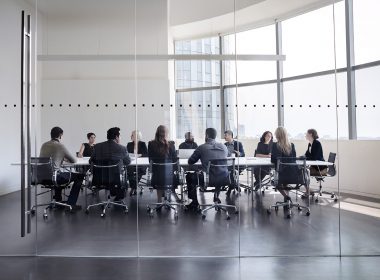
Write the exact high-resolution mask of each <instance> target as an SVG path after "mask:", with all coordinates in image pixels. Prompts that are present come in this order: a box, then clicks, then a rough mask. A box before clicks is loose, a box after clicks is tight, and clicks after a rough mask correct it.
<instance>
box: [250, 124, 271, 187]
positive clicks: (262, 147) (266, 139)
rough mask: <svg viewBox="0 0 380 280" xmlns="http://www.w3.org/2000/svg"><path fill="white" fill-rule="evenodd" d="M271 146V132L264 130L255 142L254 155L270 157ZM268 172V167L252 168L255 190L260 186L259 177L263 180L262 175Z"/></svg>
mask: <svg viewBox="0 0 380 280" xmlns="http://www.w3.org/2000/svg"><path fill="white" fill-rule="evenodd" d="M272 146H273V135H272V132H270V131H265V132H264V133H263V135H262V136H261V138H260V142H259V143H258V144H257V148H256V151H255V157H259V158H271V152H272ZM269 173H270V167H261V168H255V169H254V174H255V184H254V190H255V191H257V190H258V189H259V187H260V178H261V180H263V179H264V177H265V176H267V175H268V174H269Z"/></svg>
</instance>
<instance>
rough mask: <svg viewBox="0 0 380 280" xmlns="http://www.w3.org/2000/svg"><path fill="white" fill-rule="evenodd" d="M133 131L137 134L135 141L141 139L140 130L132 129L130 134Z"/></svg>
mask: <svg viewBox="0 0 380 280" xmlns="http://www.w3.org/2000/svg"><path fill="white" fill-rule="evenodd" d="M133 133H135V136H137V137H136V138H137V142H138V141H140V140H141V139H142V133H141V131H139V130H134V131H132V134H133Z"/></svg>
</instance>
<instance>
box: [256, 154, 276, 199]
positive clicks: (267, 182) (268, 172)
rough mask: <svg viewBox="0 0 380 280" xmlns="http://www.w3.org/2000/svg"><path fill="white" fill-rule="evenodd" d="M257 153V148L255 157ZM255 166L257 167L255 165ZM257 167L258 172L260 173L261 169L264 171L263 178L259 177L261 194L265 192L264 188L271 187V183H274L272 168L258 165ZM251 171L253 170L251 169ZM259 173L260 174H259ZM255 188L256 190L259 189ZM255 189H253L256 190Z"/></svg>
mask: <svg viewBox="0 0 380 280" xmlns="http://www.w3.org/2000/svg"><path fill="white" fill-rule="evenodd" d="M256 155H257V150H255V157H256ZM256 168H257V167H256ZM258 168H259V172H260V173H261V171H263V173H265V176H264V177H263V178H261V184H260V187H259V189H260V191H261V192H262V194H264V193H265V190H268V189H269V187H272V186H273V184H274V181H273V180H274V170H273V169H272V168H271V167H264V168H263V167H258ZM252 172H253V170H252ZM260 175H261V174H260ZM259 189H257V190H259ZM257 190H255V191H257Z"/></svg>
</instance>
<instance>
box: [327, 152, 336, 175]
mask: <svg viewBox="0 0 380 280" xmlns="http://www.w3.org/2000/svg"><path fill="white" fill-rule="evenodd" d="M335 160H336V153H330V154H329V159H328V162H330V163H333V165H330V166H329V169H328V171H327V174H329V176H331V177H334V176H335V175H336V167H335Z"/></svg>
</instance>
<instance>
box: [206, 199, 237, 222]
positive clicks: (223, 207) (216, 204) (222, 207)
mask: <svg viewBox="0 0 380 280" xmlns="http://www.w3.org/2000/svg"><path fill="white" fill-rule="evenodd" d="M199 206H200V207H206V208H205V209H203V210H201V214H202V219H203V220H204V219H206V213H207V211H209V210H211V209H215V211H223V212H225V213H226V219H227V220H229V219H231V217H230V214H229V213H228V209H229V208H230V209H233V210H234V211H235V212H234V213H235V214H239V211H238V209H237V207H236V206H235V205H228V204H222V203H219V201H218V200H215V199H214V203H213V204H201V205H199Z"/></svg>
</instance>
